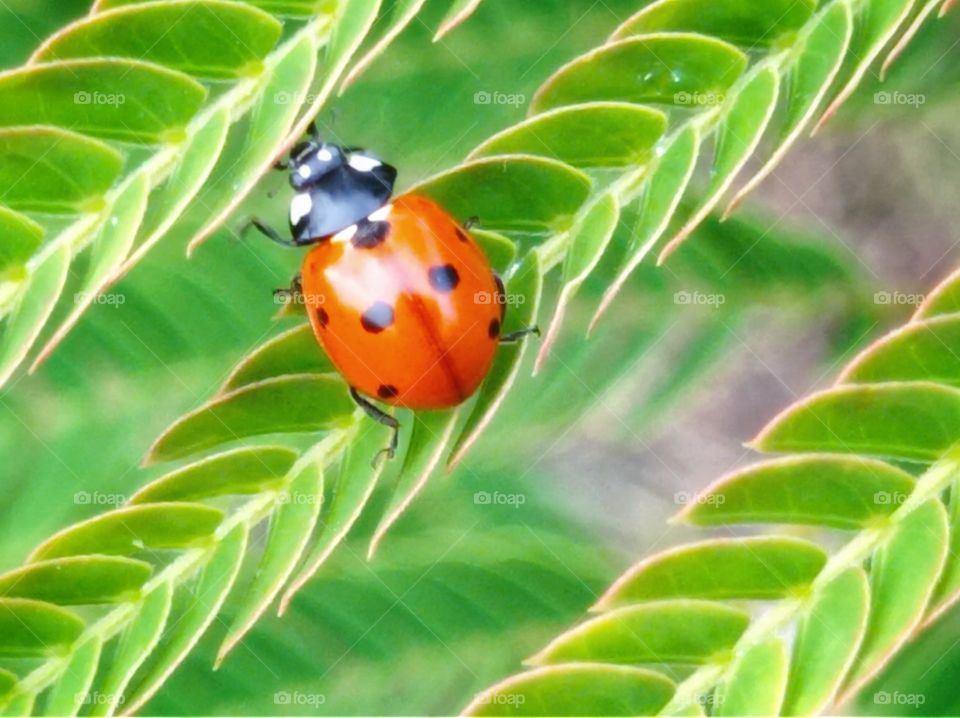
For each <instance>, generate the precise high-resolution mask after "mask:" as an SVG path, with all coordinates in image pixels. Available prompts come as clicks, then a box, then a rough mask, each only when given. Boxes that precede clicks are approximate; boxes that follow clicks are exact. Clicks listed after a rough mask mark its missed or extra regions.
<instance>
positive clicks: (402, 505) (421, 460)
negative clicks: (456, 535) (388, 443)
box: [367, 409, 460, 558]
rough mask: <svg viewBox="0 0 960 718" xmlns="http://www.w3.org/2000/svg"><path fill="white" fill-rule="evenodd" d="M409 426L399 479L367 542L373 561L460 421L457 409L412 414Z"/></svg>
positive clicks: (421, 489) (425, 479)
mask: <svg viewBox="0 0 960 718" xmlns="http://www.w3.org/2000/svg"><path fill="white" fill-rule="evenodd" d="M411 418H412V421H411V422H410V423H412V424H413V426H411V427H409V429H407V430H408V431H410V443H409V444H408V446H407V453H406V455H405V456H404V459H403V466H402V468H401V469H400V476H399V478H398V479H397V484H396V486H395V488H394V490H393V495H392V496H391V497H390V502H389V503H388V504H387V508H386V509H384V511H383V516H382V517H381V519H380V522H379V523H378V524H377V528H376V529H375V530H374V532H373V537H372V538H371V539H370V548H369V549H368V551H367V558H372V557H373V555H374V554H375V553H376V551H377V547H378V546H379V545H380V542H381V541H382V540H383V538H384V536H386V535H387V531H389V530H390V528H391V527H392V526H393V525H394V524H395V523H396V522H397V521H398V520H399V519H400V517H401V516H402V515H403V513H404V512H405V511H406V510H407V509H408V508H409V506H410V504H412V503H413V501H414V499H416V498H417V496H419V495H420V492H421V491H423V489H424V488H425V487H426V485H427V482H428V481H429V480H430V477H431V476H433V474H434V472H435V471H436V468H437V466H438V465H439V464H440V461H441V459H443V453H444V451H446V449H447V447H448V446H449V444H450V440H451V439H452V438H453V431H454V429H456V427H457V421H458V420H459V418H460V410H459V409H451V410H450V411H421V412H417V413H415V414H413V416H412V417H411Z"/></svg>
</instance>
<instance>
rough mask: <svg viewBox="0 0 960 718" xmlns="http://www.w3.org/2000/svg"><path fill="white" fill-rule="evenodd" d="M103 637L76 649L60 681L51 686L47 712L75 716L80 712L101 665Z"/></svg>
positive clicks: (51, 714)
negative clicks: (101, 639) (101, 640)
mask: <svg viewBox="0 0 960 718" xmlns="http://www.w3.org/2000/svg"><path fill="white" fill-rule="evenodd" d="M101 648H102V644H101V643H100V639H99V638H97V637H95V636H92V637H90V638H88V639H87V640H85V641H84V642H83V643H81V644H80V645H79V646H78V647H77V648H75V649H73V651H72V655H71V656H70V660H69V661H68V662H67V665H66V667H65V668H64V669H63V674H62V675H61V676H60V678H59V680H57V682H56V683H54V684H53V686H52V687H51V688H50V693H49V694H47V699H46V701H44V706H43V714H44V715H48V716H74V715H76V714H77V713H79V712H80V709H81V708H82V707H83V704H84V700H85V699H86V697H87V694H88V693H89V691H90V686H91V685H92V684H93V678H94V676H95V675H96V674H97V667H98V666H99V664H100V651H101Z"/></svg>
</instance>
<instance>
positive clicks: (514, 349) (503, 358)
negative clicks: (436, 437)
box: [447, 252, 543, 468]
mask: <svg viewBox="0 0 960 718" xmlns="http://www.w3.org/2000/svg"><path fill="white" fill-rule="evenodd" d="M506 290H507V305H508V309H507V315H506V320H505V322H504V334H508V333H510V332H515V331H519V330H521V329H524V328H528V327H532V326H534V325H535V324H536V320H537V311H538V310H539V307H540V295H541V293H542V291H543V277H542V275H541V273H540V260H539V257H538V255H537V253H536V252H530V253H529V254H527V256H526V257H525V258H524V260H523V261H522V262H521V263H520V266H519V267H517V269H516V271H515V272H514V273H513V274H512V275H511V276H510V277H509V279H508V280H507V283H506ZM527 344H528V342H527V341H521V342H519V343H517V344H512V345H510V344H507V345H502V346H501V347H500V348H499V349H498V351H497V358H496V359H495V360H494V362H493V366H492V367H491V369H490V373H489V374H488V375H487V378H486V379H485V380H484V382H483V384H482V385H481V386H480V391H479V392H478V393H477V399H476V401H475V402H474V404H473V407H472V409H471V410H470V414H469V416H468V417H467V420H466V422H465V423H464V425H463V427H462V428H461V429H460V435H459V436H458V437H457V440H456V441H455V442H454V445H453V449H452V450H451V452H450V458H449V459H448V460H447V468H452V467H453V466H455V465H456V464H458V463H459V462H460V461H461V460H462V459H463V457H464V456H465V455H466V453H467V452H468V451H469V450H470V448H471V447H472V446H473V444H474V443H475V442H476V440H477V439H478V438H479V437H480V434H481V433H482V432H483V430H484V429H485V428H486V427H487V425H488V424H489V423H490V422H491V421H492V420H493V416H494V414H496V412H497V409H499V408H500V405H501V404H502V403H503V400H504V399H505V398H506V395H507V392H508V391H509V390H510V387H511V386H512V385H513V382H514V381H516V378H517V375H518V374H519V373H520V362H521V361H522V360H523V355H524V352H525V351H526V348H527Z"/></svg>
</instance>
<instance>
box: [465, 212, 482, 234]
mask: <svg viewBox="0 0 960 718" xmlns="http://www.w3.org/2000/svg"><path fill="white" fill-rule="evenodd" d="M478 224H480V218H479V217H478V216H477V215H473V216H472V217H467V220H466V221H465V222H464V223H463V228H464V229H466V230H469V229H472V228H474V227H476V226H477V225H478Z"/></svg>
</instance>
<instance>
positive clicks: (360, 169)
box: [289, 139, 397, 239]
mask: <svg viewBox="0 0 960 718" xmlns="http://www.w3.org/2000/svg"><path fill="white" fill-rule="evenodd" d="M289 168H290V185H291V186H292V187H293V188H294V189H295V190H296V191H297V194H296V195H295V196H294V198H293V202H292V203H291V205H290V229H291V231H292V232H293V234H294V237H295V238H297V239H317V238H320V237H326V236H329V235H332V234H336V233H337V232H339V231H340V230H342V229H346V228H347V227H350V226H351V225H354V224H356V223H357V222H359V221H361V220H362V219H365V218H366V217H368V216H369V215H370V214H372V213H373V212H376V211H377V210H378V209H380V208H381V207H383V206H384V205H385V204H387V202H389V201H390V197H391V195H392V194H393V184H394V181H395V180H396V178H397V171H396V169H394V168H393V167H391V166H390V165H388V164H386V163H384V162H382V161H380V160H379V159H378V158H376V157H374V156H373V155H371V154H369V153H367V152H365V151H364V150H361V149H358V148H346V149H345V148H343V147H340V146H339V145H334V144H331V143H329V142H320V141H319V140H316V139H312V140H310V141H308V142H301V143H300V144H298V145H296V146H295V147H294V148H293V149H292V150H291V151H290V162H289Z"/></svg>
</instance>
